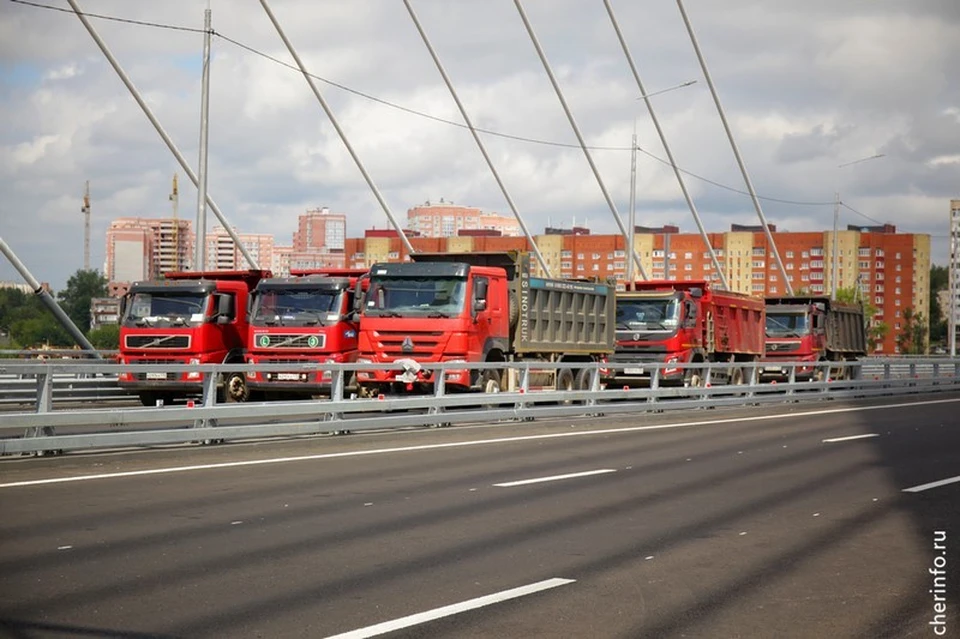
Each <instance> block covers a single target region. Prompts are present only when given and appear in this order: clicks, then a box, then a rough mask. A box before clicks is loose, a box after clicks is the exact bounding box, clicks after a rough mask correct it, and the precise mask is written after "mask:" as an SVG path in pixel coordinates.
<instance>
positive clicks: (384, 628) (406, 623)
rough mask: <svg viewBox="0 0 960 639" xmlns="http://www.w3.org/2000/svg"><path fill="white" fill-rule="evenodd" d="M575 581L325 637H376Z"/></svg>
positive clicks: (528, 588) (471, 601)
mask: <svg viewBox="0 0 960 639" xmlns="http://www.w3.org/2000/svg"><path fill="white" fill-rule="evenodd" d="M575 581H576V579H561V578H559V577H556V578H554V579H546V580H544V581H538V582H537V583H535V584H530V585H529V586H520V587H519V588H512V589H511V590H504V591H502V592H496V593H493V594H492V595H486V596H484V597H477V598H476V599H468V600H467V601H462V602H460V603H456V604H451V605H449V606H443V607H442V608H434V609H433V610H428V611H426V612H420V613H417V614H415V615H410V616H409V617H401V618H400V619H394V620H393V621H385V622H383V623H378V624H377V625H375V626H367V627H366V628H359V629H357V630H351V631H350V632H344V633H342V634H339V635H331V636H330V637H327V639H364V638H365V637H376V636H377V635H382V634H386V633H388V632H393V631H394V630H401V629H403V628H409V627H411V626H416V625H419V624H422V623H427V622H428V621H435V620H437V619H442V618H443V617H449V616H451V615H456V614H459V613H461V612H466V611H468V610H476V609H477V608H483V607H484V606H489V605H491V604H495V603H500V602H501V601H507V600H510V599H516V598H517V597H524V596H526V595H532V594H534V593H537V592H540V591H542V590H549V589H550V588H556V587H558V586H565V585H567V584H572V583H574V582H575Z"/></svg>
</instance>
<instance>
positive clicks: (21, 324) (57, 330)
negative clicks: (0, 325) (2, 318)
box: [10, 311, 73, 348]
mask: <svg viewBox="0 0 960 639" xmlns="http://www.w3.org/2000/svg"><path fill="white" fill-rule="evenodd" d="M10 338H11V339H12V340H13V341H14V342H15V343H16V344H17V345H18V346H19V347H21V348H36V347H39V346H43V345H45V344H46V345H48V346H51V347H54V348H69V347H70V346H73V339H72V338H71V337H70V335H69V334H68V333H67V331H66V329H64V328H63V327H62V326H60V323H59V322H57V320H56V318H55V317H54V316H53V314H52V313H50V312H49V311H46V312H45V313H44V314H41V315H38V316H35V317H28V318H25V319H19V320H16V321H14V322H13V323H12V324H11V326H10Z"/></svg>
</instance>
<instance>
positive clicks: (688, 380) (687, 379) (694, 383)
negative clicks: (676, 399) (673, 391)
mask: <svg viewBox="0 0 960 639" xmlns="http://www.w3.org/2000/svg"><path fill="white" fill-rule="evenodd" d="M683 385H684V386H686V387H688V388H700V387H701V386H703V378H702V377H701V376H700V369H699V368H691V369H687V372H686V375H685V376H684V378H683Z"/></svg>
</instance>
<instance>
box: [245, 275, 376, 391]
mask: <svg viewBox="0 0 960 639" xmlns="http://www.w3.org/2000/svg"><path fill="white" fill-rule="evenodd" d="M366 273H367V271H366V269H363V270H357V269H309V270H304V269H301V270H296V269H294V270H291V277H277V278H270V279H264V280H261V281H260V283H259V284H258V285H257V288H256V289H255V290H254V292H253V294H252V302H251V310H250V326H249V329H248V331H249V333H248V335H249V337H248V340H247V342H248V343H247V351H246V359H247V363H248V364H275V363H292V364H308V365H309V364H316V365H318V366H306V367H304V366H300V367H298V368H297V369H296V370H291V371H288V372H283V371H280V372H278V371H264V372H261V371H252V372H248V373H247V388H248V389H249V391H250V393H252V394H254V395H258V394H264V395H266V396H267V397H272V396H294V397H304V396H313V395H319V394H326V393H329V391H330V387H331V381H332V375H331V373H330V371H329V370H323V367H322V366H319V365H321V364H324V363H327V364H334V363H335V364H342V363H353V362H355V361H357V340H358V331H359V324H358V322H357V319H356V312H355V311H354V296H355V295H356V294H358V293H361V292H362V290H363V289H364V288H365V284H366V282H367V280H366V278H365V277H364V276H365V275H366ZM352 377H353V376H348V379H347V380H346V385H345V386H346V388H347V389H348V390H349V389H352V388H353V387H354V386H355V380H354V379H352Z"/></svg>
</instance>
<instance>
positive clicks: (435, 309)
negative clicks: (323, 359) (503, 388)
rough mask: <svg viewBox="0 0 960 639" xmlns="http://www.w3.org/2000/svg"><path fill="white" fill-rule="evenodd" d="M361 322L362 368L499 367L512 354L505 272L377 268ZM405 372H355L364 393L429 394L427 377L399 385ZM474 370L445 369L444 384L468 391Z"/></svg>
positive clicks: (430, 266)
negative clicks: (402, 363)
mask: <svg viewBox="0 0 960 639" xmlns="http://www.w3.org/2000/svg"><path fill="white" fill-rule="evenodd" d="M370 277H371V281H370V289H369V290H368V291H367V294H366V296H365V298H364V303H363V311H362V312H363V314H362V316H361V320H360V356H359V359H358V362H360V363H370V364H372V363H392V362H396V361H398V360H413V361H416V362H483V361H488V359H490V358H491V357H492V358H494V359H499V360H500V361H503V360H504V358H505V354H506V353H508V352H509V341H510V317H509V304H508V298H509V292H508V280H507V273H506V271H505V270H504V269H503V268H501V267H492V266H470V265H468V264H463V263H446V262H409V263H402V264H393V263H389V264H377V265H374V267H373V268H371V269H370ZM402 373H403V371H396V370H395V371H387V370H380V371H378V370H369V371H360V374H359V375H358V381H359V382H360V385H361V386H362V387H364V388H365V389H367V394H371V393H378V392H386V391H389V390H397V391H407V390H414V389H415V388H416V389H417V390H427V387H428V386H432V384H433V372H432V371H418V372H417V374H416V379H415V380H413V381H398V376H402ZM476 378H477V375H476V374H475V373H474V374H471V371H469V370H467V369H464V370H448V371H447V374H446V379H445V384H446V385H447V386H450V387H452V388H453V389H456V388H460V389H461V390H466V389H469V388H471V387H475V386H476V385H477V384H478V383H479V382H478V380H477V379H476Z"/></svg>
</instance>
